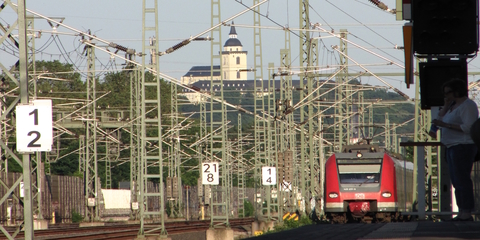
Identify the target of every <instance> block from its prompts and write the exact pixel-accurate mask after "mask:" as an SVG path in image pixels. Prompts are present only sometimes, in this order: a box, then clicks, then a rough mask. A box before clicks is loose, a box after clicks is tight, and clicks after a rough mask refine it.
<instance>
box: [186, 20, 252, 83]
mask: <svg viewBox="0 0 480 240" xmlns="http://www.w3.org/2000/svg"><path fill="white" fill-rule="evenodd" d="M228 37H229V38H228V40H227V41H226V42H225V44H224V45H223V51H222V58H223V59H222V64H223V67H222V68H223V69H222V70H223V73H222V74H223V80H225V81H239V80H245V81H246V80H247V72H246V71H242V72H240V71H239V70H240V69H247V51H243V46H242V43H241V42H240V40H238V38H237V31H236V30H235V27H234V26H233V22H232V26H231V27H230V33H229V34H228ZM210 69H211V67H210V66H193V67H192V68H190V70H189V71H188V72H187V73H186V74H185V75H183V76H182V78H181V81H182V83H184V84H188V85H190V84H194V83H195V82H198V81H210V79H211V77H210ZM213 69H215V70H218V69H220V66H218V65H216V66H213ZM213 75H214V76H213V79H214V80H220V73H218V72H214V74H213Z"/></svg>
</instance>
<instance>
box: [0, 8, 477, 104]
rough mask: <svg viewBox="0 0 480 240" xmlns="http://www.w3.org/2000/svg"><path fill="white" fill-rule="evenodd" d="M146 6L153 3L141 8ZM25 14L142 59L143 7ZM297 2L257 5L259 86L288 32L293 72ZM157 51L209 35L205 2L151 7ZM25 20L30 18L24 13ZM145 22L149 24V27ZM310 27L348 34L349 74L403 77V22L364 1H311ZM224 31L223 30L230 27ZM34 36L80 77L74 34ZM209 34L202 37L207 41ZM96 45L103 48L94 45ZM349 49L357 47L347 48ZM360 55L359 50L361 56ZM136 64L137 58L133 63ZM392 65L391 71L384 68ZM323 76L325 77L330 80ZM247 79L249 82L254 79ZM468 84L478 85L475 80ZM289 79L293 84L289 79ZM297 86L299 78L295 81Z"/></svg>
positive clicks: (165, 67)
mask: <svg viewBox="0 0 480 240" xmlns="http://www.w3.org/2000/svg"><path fill="white" fill-rule="evenodd" d="M147 3H153V0H147ZM383 3H385V4H386V5H387V6H388V7H389V8H395V5H396V3H395V0H384V1H383ZM251 5H253V0H248V1H245V0H242V1H240V0H224V1H221V12H220V18H221V19H222V21H223V20H226V19H228V18H230V17H231V16H234V15H236V14H238V13H240V12H242V11H244V10H245V9H247V7H246V6H251ZM26 6H27V9H29V10H31V11H33V12H35V13H38V14H41V15H43V16H47V17H50V18H55V19H58V18H65V19H64V20H63V24H65V25H68V26H69V27H71V28H74V29H77V30H79V31H83V32H86V31H87V30H90V31H91V32H92V33H93V34H94V35H96V36H97V37H99V38H101V39H103V40H106V41H108V42H114V43H117V44H120V45H123V46H126V47H128V48H132V49H135V50H136V51H137V52H141V51H142V44H141V43H142V42H141V39H142V1H139V0H136V1H131V0H130V1H127V0H83V1H71V0H43V1H31V0H27V1H26ZM298 9H299V1H291V0H270V1H267V2H266V3H264V4H263V5H261V8H260V13H261V14H262V15H263V16H262V17H261V19H260V22H261V25H262V26H263V27H265V28H263V29H262V30H261V35H262V56H263V68H264V71H263V75H264V76H263V78H264V79H268V76H267V74H268V71H267V70H266V68H267V66H268V63H274V64H275V66H276V67H278V66H279V65H280V49H283V48H285V31H284V30H281V29H280V27H288V28H290V29H292V31H291V32H290V38H291V51H292V57H291V59H292V61H293V63H292V68H295V67H298V66H299V65H300V62H299V59H300V57H299V56H300V55H299V52H300V46H299V37H298V32H297V31H295V30H294V29H298V28H299V10H298ZM158 10H159V16H158V21H159V22H158V26H159V36H160V37H159V38H160V39H159V50H160V51H165V50H166V49H167V48H169V47H171V46H173V45H175V44H177V43H179V42H181V41H182V40H183V39H186V38H189V37H190V36H196V35H198V34H200V33H202V32H204V31H206V30H208V29H209V28H210V25H211V23H210V21H211V13H210V11H211V1H207V0H175V1H165V0H159V1H158ZM28 14H32V13H28ZM16 17H17V15H16V13H14V12H13V10H11V9H9V8H6V9H4V10H3V11H1V12H0V23H1V24H3V25H12V24H13V22H14V21H15V20H16ZM253 19H254V18H253V12H251V11H248V12H246V13H245V14H243V15H241V16H239V17H237V18H235V19H233V21H234V23H235V25H237V26H236V32H237V34H238V39H239V40H240V41H241V43H242V45H243V50H245V51H248V58H247V66H248V68H251V67H253V66H254V56H253V55H254V54H253V53H254V41H253V33H254V30H253V28H251V27H250V26H253ZM149 21H150V20H149ZM310 22H311V23H312V24H316V23H318V24H320V26H321V28H323V29H325V30H328V31H329V32H331V33H335V34H336V33H338V32H340V30H341V29H346V30H347V31H348V33H349V34H348V37H347V38H348V40H349V41H351V42H352V44H349V45H348V49H347V52H348V56H349V57H350V58H351V59H352V60H351V61H350V64H354V63H353V61H355V62H357V63H358V64H361V65H362V66H363V68H362V67H358V66H349V71H351V72H359V71H366V70H365V69H367V70H368V71H371V72H374V73H403V71H404V69H403V67H402V66H403V65H404V55H403V54H404V53H403V51H402V50H399V49H396V46H403V36H402V26H403V24H404V23H406V22H405V21H397V20H396V17H395V15H393V14H391V13H389V12H386V11H383V10H381V9H379V8H377V7H376V6H374V5H373V4H372V3H371V2H370V1H368V0H342V1H338V0H337V1H336V0H314V1H310ZM229 23H230V22H229ZM34 26H35V29H37V30H39V31H42V34H41V36H39V37H38V38H36V40H35V45H36V46H37V49H38V50H37V55H36V59H37V60H60V61H63V62H69V63H72V64H74V65H75V66H76V67H77V68H78V69H79V71H85V70H86V66H85V63H86V58H85V56H84V55H82V51H83V45H81V44H80V42H79V39H80V38H79V37H78V36H75V34H77V33H76V32H75V31H72V30H70V29H67V28H65V27H58V28H57V29H56V31H57V34H58V35H57V34H52V33H51V32H52V27H51V26H50V25H49V24H48V22H47V21H46V20H44V19H42V18H36V19H35V25H34ZM221 31H222V39H221V41H222V43H224V42H225V41H227V40H228V33H229V31H230V27H229V26H223V27H222V30H221ZM207 35H209V33H207V34H205V35H203V36H207ZM311 36H312V37H320V53H319V63H320V65H321V66H322V67H324V68H327V67H328V66H332V65H335V64H337V63H338V59H339V56H338V53H336V52H335V51H334V50H333V46H336V45H339V44H340V40H339V39H338V38H336V37H332V34H329V33H325V32H323V31H318V32H313V33H312V35H311ZM99 45H102V44H100V43H99ZM354 45H356V46H354ZM361 48H364V49H361ZM12 49H13V48H12V47H11V46H5V45H2V46H0V61H2V64H4V65H5V66H7V67H8V66H11V65H12V64H13V63H14V62H15V61H16V59H18V57H17V56H18V55H17V56H15V54H14V52H15V51H14V50H12ZM96 56H97V59H98V62H97V64H96V70H97V71H99V73H98V74H99V75H101V74H102V73H105V72H108V71H115V70H117V69H121V67H122V64H123V63H124V61H123V60H121V59H117V58H112V57H111V56H110V55H108V54H104V53H103V52H101V51H98V50H97V51H96ZM136 61H137V62H141V58H139V57H137V59H136ZM159 61H160V71H161V72H162V73H163V74H166V75H168V76H171V77H173V78H176V79H180V78H181V76H183V75H184V74H185V73H186V72H187V71H188V70H189V69H190V68H191V67H192V66H195V65H204V66H206V65H210V42H192V43H190V44H189V45H187V46H185V47H183V48H181V49H179V50H177V51H175V52H173V53H171V54H167V55H164V56H161V57H160V59H159ZM391 62H394V63H395V64H390V63H391ZM477 66H480V64H477V63H476V62H475V60H474V61H472V62H471V63H470V64H469V71H475V72H479V71H478V68H479V67H477ZM333 71H334V70H327V71H324V73H329V72H333ZM253 77H254V76H253V73H250V75H249V79H253ZM471 78H472V79H470V81H474V80H478V79H477V78H478V77H477V76H473V77H471ZM294 79H296V78H295V77H294ZM297 79H298V78H297ZM359 80H360V81H361V82H362V83H368V84H371V85H379V86H387V87H389V88H390V87H394V88H398V89H399V90H400V91H402V92H404V93H406V94H407V95H409V96H410V97H413V96H414V89H413V87H410V89H407V88H406V85H405V83H404V78H403V77H381V80H380V81H379V80H378V79H376V78H375V77H360V78H359Z"/></svg>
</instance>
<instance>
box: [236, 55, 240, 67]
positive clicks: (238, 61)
mask: <svg viewBox="0 0 480 240" xmlns="http://www.w3.org/2000/svg"><path fill="white" fill-rule="evenodd" d="M238 64H240V57H237V65H238Z"/></svg>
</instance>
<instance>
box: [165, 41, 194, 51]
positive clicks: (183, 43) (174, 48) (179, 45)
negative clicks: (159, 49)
mask: <svg viewBox="0 0 480 240" xmlns="http://www.w3.org/2000/svg"><path fill="white" fill-rule="evenodd" d="M190 41H191V40H190V39H185V40H183V41H182V42H181V43H179V44H177V45H175V46H173V47H171V48H169V49H167V51H165V52H166V53H172V52H173V51H176V50H177V49H179V48H181V47H183V46H185V45H187V44H189V43H190Z"/></svg>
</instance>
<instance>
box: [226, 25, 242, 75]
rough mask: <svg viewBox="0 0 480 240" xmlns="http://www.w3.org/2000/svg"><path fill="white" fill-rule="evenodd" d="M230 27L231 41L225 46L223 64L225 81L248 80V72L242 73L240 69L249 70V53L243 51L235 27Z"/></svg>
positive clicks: (229, 35)
mask: <svg viewBox="0 0 480 240" xmlns="http://www.w3.org/2000/svg"><path fill="white" fill-rule="evenodd" d="M233 25H234V23H233V22H232V26H231V27H230V33H229V34H228V37H229V39H228V40H227V41H226V42H225V45H223V52H222V57H223V59H222V64H223V79H224V80H235V81H238V80H247V72H246V71H243V72H240V71H239V70H240V69H247V51H243V46H242V43H241V42H240V40H238V38H237V32H236V31H235V27H234V26H233Z"/></svg>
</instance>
